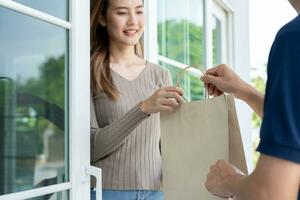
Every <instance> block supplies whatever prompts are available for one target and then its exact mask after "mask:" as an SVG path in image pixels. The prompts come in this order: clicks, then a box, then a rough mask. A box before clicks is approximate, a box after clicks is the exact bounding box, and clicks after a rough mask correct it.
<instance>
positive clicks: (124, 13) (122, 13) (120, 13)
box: [117, 12, 126, 15]
mask: <svg viewBox="0 0 300 200" xmlns="http://www.w3.org/2000/svg"><path fill="white" fill-rule="evenodd" d="M117 14H118V15H126V12H117Z"/></svg>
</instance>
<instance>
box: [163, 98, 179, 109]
mask: <svg viewBox="0 0 300 200" xmlns="http://www.w3.org/2000/svg"><path fill="white" fill-rule="evenodd" d="M162 104H163V105H165V106H171V107H173V108H176V107H178V106H180V103H178V102H177V101H176V100H175V99H173V98H168V99H164V100H163V101H162Z"/></svg>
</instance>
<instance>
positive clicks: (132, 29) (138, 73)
mask: <svg viewBox="0 0 300 200" xmlns="http://www.w3.org/2000/svg"><path fill="white" fill-rule="evenodd" d="M91 9H92V10H91V45H92V46H91V86H92V88H91V90H92V95H91V161H92V165H94V166H96V167H100V168H101V169H102V172H103V179H102V180H103V188H104V190H103V199H104V200H110V199H118V200H123V199H124V200H125V199H126V200H131V199H132V200H135V199H145V198H147V199H149V200H157V199H158V200H161V199H163V193H162V192H161V191H160V189H161V187H160V186H161V155H160V150H159V141H160V124H159V122H160V121H159V113H160V112H161V111H173V110H175V109H177V108H178V107H179V106H180V104H181V102H182V98H181V95H182V94H183V91H182V90H181V89H180V88H176V87H170V86H169V87H165V86H168V85H171V78H170V75H169V72H168V71H167V70H165V69H163V68H161V67H160V66H158V65H155V64H152V63H149V62H148V61H146V60H144V59H143V55H142V48H141V42H140V40H141V36H142V34H143V32H144V7H143V2H142V0H125V1H124V0H114V1H102V0H95V1H94V2H93V4H92V7H91ZM92 186H93V187H94V186H95V183H94V181H93V182H92ZM94 198H95V191H94V190H93V191H92V199H94Z"/></svg>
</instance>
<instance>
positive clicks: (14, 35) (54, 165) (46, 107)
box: [0, 7, 68, 195]
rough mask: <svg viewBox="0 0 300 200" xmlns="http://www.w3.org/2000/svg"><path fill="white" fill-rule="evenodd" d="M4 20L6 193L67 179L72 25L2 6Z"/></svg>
mask: <svg viewBox="0 0 300 200" xmlns="http://www.w3.org/2000/svg"><path fill="white" fill-rule="evenodd" d="M3 22H5V23H3ZM0 24H5V28H1V29H0V44H1V45H0V138H1V139H0V195H2V194H7V193H12V192H17V191H23V190H27V189H33V188H38V187H42V186H47V185H52V184H56V183H62V182H65V181H67V180H68V162H67V156H66V155H67V154H66V152H67V148H68V143H67V141H68V139H67V137H68V134H67V133H68V119H67V104H66V102H67V98H68V96H67V94H68V92H67V91H68V90H67V89H66V88H67V86H68V85H67V81H68V74H67V70H68V53H67V52H68V50H67V47H68V43H67V41H68V36H67V34H68V31H67V30H65V29H63V28H59V27H56V26H53V25H51V24H48V23H46V22H42V21H39V20H37V19H33V18H31V17H28V16H25V15H22V14H20V13H17V12H14V11H11V10H8V9H5V8H2V7H0Z"/></svg>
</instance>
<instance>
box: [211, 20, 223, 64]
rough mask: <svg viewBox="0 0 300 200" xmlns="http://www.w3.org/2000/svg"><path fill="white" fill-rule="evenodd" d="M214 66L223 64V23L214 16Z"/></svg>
mask: <svg viewBox="0 0 300 200" xmlns="http://www.w3.org/2000/svg"><path fill="white" fill-rule="evenodd" d="M212 27H213V65H218V64H221V62H222V43H221V41H222V38H221V33H222V32H221V21H220V20H219V19H218V18H217V17H215V16H213V18H212Z"/></svg>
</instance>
